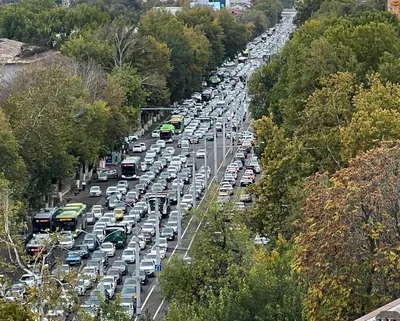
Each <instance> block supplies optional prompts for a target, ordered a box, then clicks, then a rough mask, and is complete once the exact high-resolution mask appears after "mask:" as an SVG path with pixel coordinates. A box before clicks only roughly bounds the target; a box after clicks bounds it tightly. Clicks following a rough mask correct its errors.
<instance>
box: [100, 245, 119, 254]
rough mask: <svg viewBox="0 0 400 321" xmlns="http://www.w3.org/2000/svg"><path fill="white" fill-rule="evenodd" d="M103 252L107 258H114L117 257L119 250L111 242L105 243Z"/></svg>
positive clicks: (102, 248) (102, 247)
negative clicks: (116, 253)
mask: <svg viewBox="0 0 400 321" xmlns="http://www.w3.org/2000/svg"><path fill="white" fill-rule="evenodd" d="M101 250H102V251H104V252H105V253H106V255H107V256H111V257H113V256H114V255H115V252H116V251H117V249H116V248H115V245H114V244H113V243H111V242H105V243H103V245H102V246H101Z"/></svg>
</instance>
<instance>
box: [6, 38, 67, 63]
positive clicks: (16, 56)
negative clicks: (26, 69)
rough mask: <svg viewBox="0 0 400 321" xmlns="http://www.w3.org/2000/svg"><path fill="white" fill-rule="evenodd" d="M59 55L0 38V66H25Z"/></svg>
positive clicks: (45, 49)
mask: <svg viewBox="0 0 400 321" xmlns="http://www.w3.org/2000/svg"><path fill="white" fill-rule="evenodd" d="M58 55H61V54H60V53H59V52H57V51H54V50H48V49H47V48H42V47H37V46H32V45H28V44H25V43H23V42H19V41H16V40H11V39H6V38H0V64H2V65H4V64H5V65H7V64H26V63H32V62H37V61H39V60H42V59H44V58H48V57H52V56H58Z"/></svg>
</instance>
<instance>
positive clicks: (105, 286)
mask: <svg viewBox="0 0 400 321" xmlns="http://www.w3.org/2000/svg"><path fill="white" fill-rule="evenodd" d="M97 288H98V289H99V290H101V289H102V288H103V289H104V290H105V291H106V292H107V296H108V298H109V299H112V298H114V296H115V288H114V285H113V284H112V283H104V281H101V282H100V283H99V284H98V285H97Z"/></svg>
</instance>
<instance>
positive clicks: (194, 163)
mask: <svg viewBox="0 0 400 321" xmlns="http://www.w3.org/2000/svg"><path fill="white" fill-rule="evenodd" d="M195 167H196V153H195V152H194V149H193V172H192V177H193V179H192V187H193V188H192V196H193V208H195V207H196V203H197V202H196V168H195Z"/></svg>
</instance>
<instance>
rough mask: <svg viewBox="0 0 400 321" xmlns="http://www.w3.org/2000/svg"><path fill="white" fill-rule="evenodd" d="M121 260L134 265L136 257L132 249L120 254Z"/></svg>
mask: <svg viewBox="0 0 400 321" xmlns="http://www.w3.org/2000/svg"><path fill="white" fill-rule="evenodd" d="M121 260H123V261H125V263H135V260H136V256H135V250H134V249H129V248H128V249H126V250H124V251H123V252H122V257H121Z"/></svg>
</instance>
